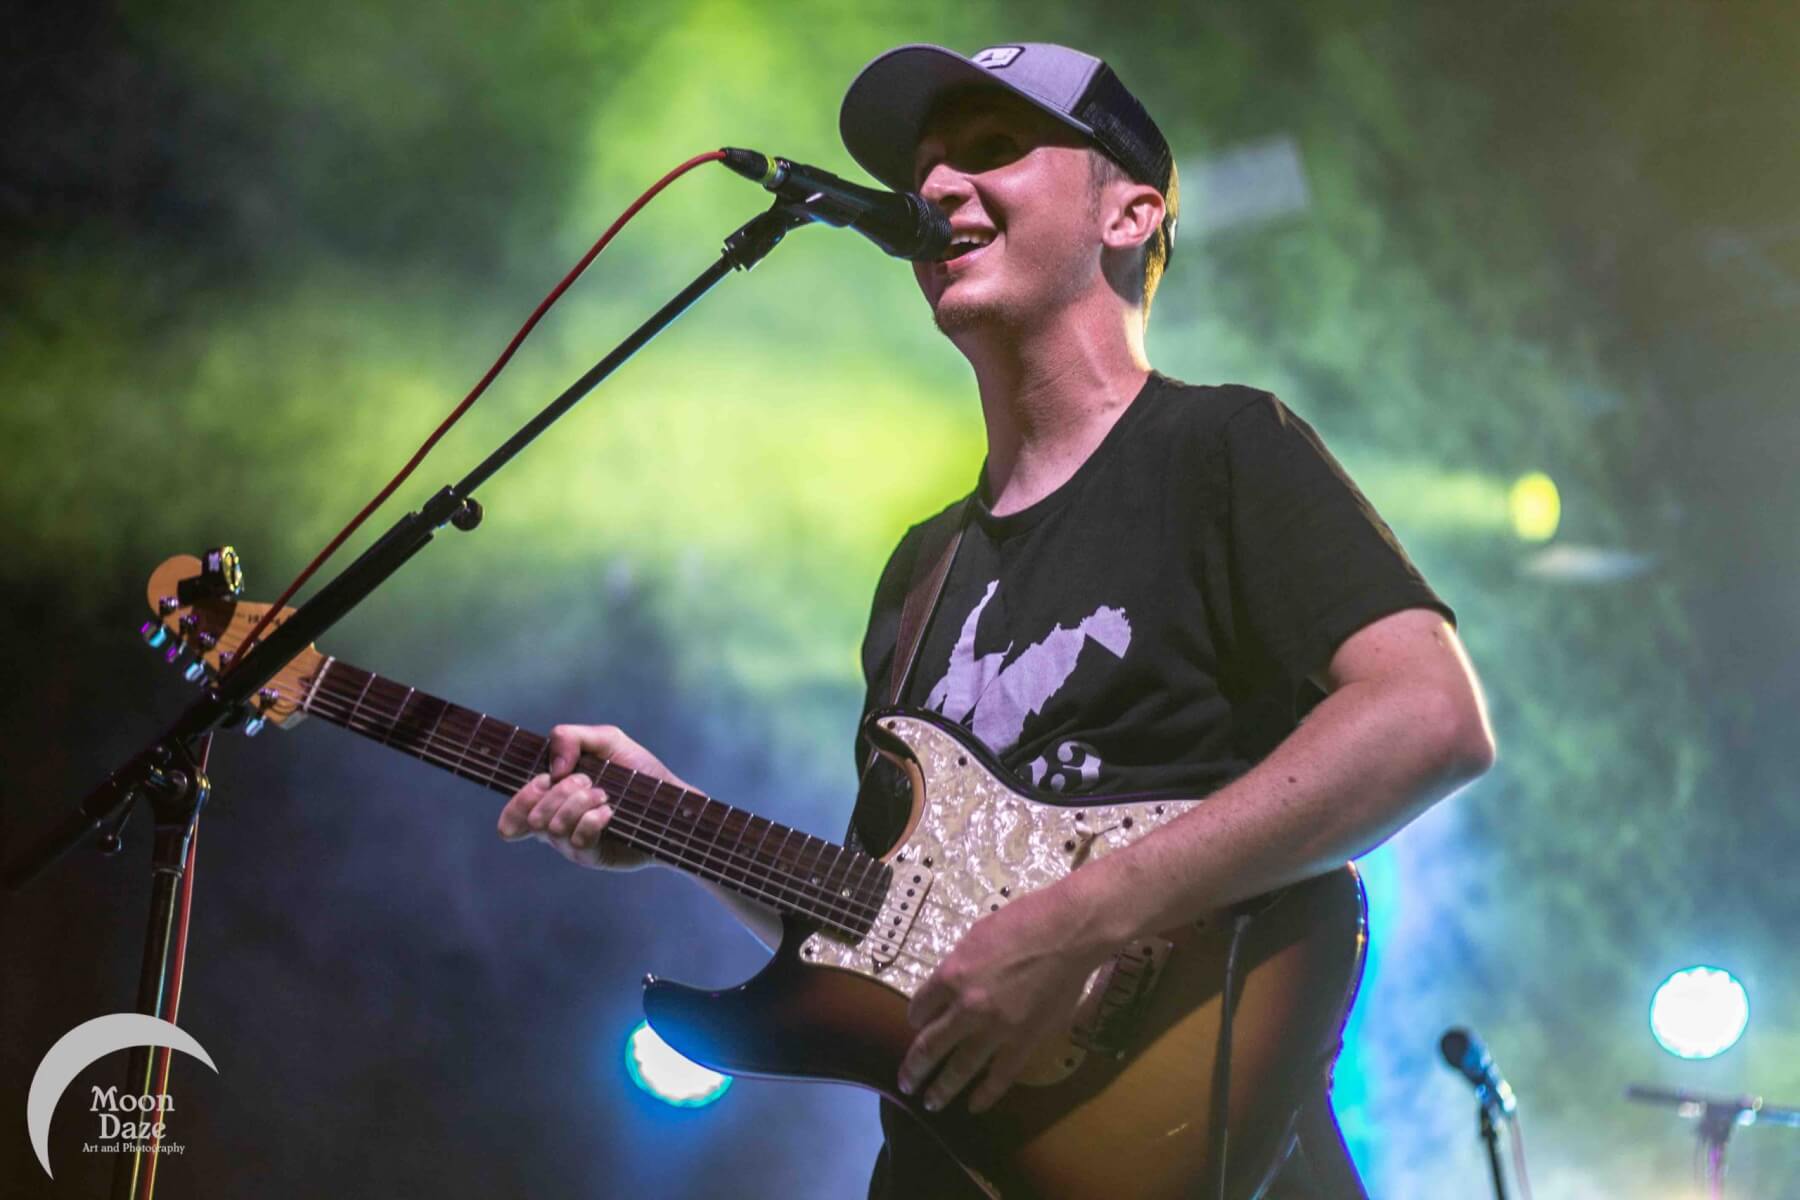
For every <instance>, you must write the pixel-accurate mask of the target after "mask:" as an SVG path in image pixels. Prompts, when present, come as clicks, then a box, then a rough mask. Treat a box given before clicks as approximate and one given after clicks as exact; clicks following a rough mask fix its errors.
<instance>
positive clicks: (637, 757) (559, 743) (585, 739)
mask: <svg viewBox="0 0 1800 1200" xmlns="http://www.w3.org/2000/svg"><path fill="white" fill-rule="evenodd" d="M583 754H592V755H594V756H595V757H597V758H602V759H607V760H610V761H612V762H616V763H618V764H619V765H620V766H622V767H627V768H629V769H631V770H633V771H637V772H639V773H641V774H644V775H653V776H655V777H657V778H658V779H666V780H668V781H669V782H670V783H672V784H674V785H675V786H676V787H680V788H686V787H687V786H688V785H687V784H685V783H683V782H682V781H681V780H680V779H678V778H676V776H675V774H674V773H673V772H672V771H670V770H669V768H667V767H665V766H663V764H662V762H661V761H660V760H658V759H657V757H656V755H654V754H652V753H650V752H649V751H648V750H646V749H644V748H643V747H642V746H640V745H638V744H637V743H636V742H634V741H632V740H631V739H630V738H629V737H627V736H625V734H624V732H623V731H621V730H620V729H619V728H618V727H617V726H616V725H558V726H557V727H556V728H555V729H552V730H551V731H550V773H549V774H548V775H539V776H538V777H537V778H535V779H533V780H531V781H530V782H529V783H527V784H526V785H525V786H524V787H522V788H520V789H519V790H518V791H516V792H514V793H513V795H512V799H510V800H508V801H507V802H506V806H505V807H504V808H502V809H501V810H500V820H499V829H500V836H501V837H503V838H505V839H506V840H507V841H509V842H513V841H519V840H521V839H523V838H528V837H535V838H539V839H541V840H543V841H546V842H549V843H550V844H551V845H552V846H554V847H556V852H557V853H558V854H561V855H562V856H563V857H564V858H566V859H568V860H569V861H570V862H573V863H579V864H581V865H582V866H584V867H602V868H607V869H610V870H618V871H634V870H637V869H638V868H639V867H645V866H648V865H650V857H649V855H647V854H645V853H644V852H643V851H641V850H634V849H632V848H631V847H630V846H627V845H626V844H625V843H624V842H622V841H620V840H619V839H618V838H616V837H610V838H604V839H603V838H602V837H601V836H600V835H601V833H603V832H604V831H605V829H606V826H607V822H609V821H611V820H612V815H613V809H612V803H611V799H610V797H608V796H607V794H606V792H605V791H604V790H603V789H601V788H598V787H596V786H594V781H593V780H592V779H590V778H589V777H588V776H587V775H585V774H583V773H581V772H578V771H576V770H575V764H576V761H577V760H578V759H579V758H580V757H581V756H582V755H583Z"/></svg>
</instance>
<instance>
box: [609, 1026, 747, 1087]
mask: <svg viewBox="0 0 1800 1200" xmlns="http://www.w3.org/2000/svg"><path fill="white" fill-rule="evenodd" d="M625 1069H626V1070H627V1071H629V1072H630V1073H631V1081H632V1082H633V1083H635V1084H637V1085H638V1086H639V1087H641V1088H643V1089H644V1090H645V1091H646V1092H649V1093H650V1094H651V1095H652V1096H655V1097H656V1098H657V1099H658V1100H661V1101H662V1102H663V1103H664V1104H673V1105H675V1106H676V1107H677V1108H699V1107H701V1106H702V1105H706V1104H711V1103H712V1102H713V1101H714V1100H717V1099H718V1098H719V1097H720V1096H723V1095H724V1094H725V1090H726V1089H727V1088H729V1087H730V1086H731V1076H729V1075H721V1074H719V1073H718V1072H717V1071H709V1070H707V1069H706V1068H705V1067H703V1066H701V1065H700V1064H699V1063H697V1062H694V1061H693V1060H691V1059H686V1058H683V1057H682V1056H681V1055H680V1054H677V1053H676V1052H675V1050H674V1048H673V1047H671V1046H670V1045H669V1043H667V1042H665V1041H663V1040H662V1039H661V1038H660V1037H658V1036H656V1030H654V1029H652V1028H650V1024H649V1022H647V1021H639V1022H638V1026H637V1028H636V1029H633V1030H632V1031H631V1036H630V1037H628V1038H626V1039H625Z"/></svg>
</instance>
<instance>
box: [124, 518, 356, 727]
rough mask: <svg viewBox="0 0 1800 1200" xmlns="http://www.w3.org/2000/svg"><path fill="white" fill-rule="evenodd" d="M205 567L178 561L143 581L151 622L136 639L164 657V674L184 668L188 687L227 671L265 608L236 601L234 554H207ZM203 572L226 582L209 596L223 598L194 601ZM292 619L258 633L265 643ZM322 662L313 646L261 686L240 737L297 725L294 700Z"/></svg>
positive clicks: (281, 617) (189, 558)
mask: <svg viewBox="0 0 1800 1200" xmlns="http://www.w3.org/2000/svg"><path fill="white" fill-rule="evenodd" d="M220 553H223V554H227V555H229V559H227V560H225V561H224V562H223V565H222V569H221V564H220V563H219V562H216V561H212V560H213V559H214V557H215V555H218V554H220ZM208 559H209V561H208V562H206V563H203V562H202V561H201V560H200V559H198V558H195V557H194V556H193V555H192V554H177V555H176V556H175V557H173V558H170V559H166V560H164V562H163V564H162V565H161V566H159V567H157V568H156V570H154V571H152V572H151V573H150V586H149V588H148V598H149V601H150V612H151V613H152V616H153V619H152V620H149V621H146V622H144V625H143V628H142V629H141V630H140V631H139V632H141V633H142V634H143V637H144V641H146V642H148V643H149V644H150V645H151V646H152V647H153V648H155V649H159V650H161V651H163V658H164V659H165V660H166V661H167V662H168V663H169V665H170V666H176V665H179V664H182V663H185V664H186V668H185V670H184V672H183V674H184V675H185V677H186V678H187V679H188V680H189V681H190V682H192V683H200V682H202V681H204V680H207V679H217V678H218V677H219V673H220V672H221V671H223V670H225V669H226V668H227V667H229V666H230V665H231V661H232V659H233V657H234V656H236V655H237V653H238V651H239V650H240V649H241V648H242V646H243V644H244V641H245V639H246V638H248V637H249V636H250V631H251V630H252V629H254V628H256V623H257V622H258V621H260V620H262V618H263V614H264V613H266V612H268V611H269V606H268V605H267V604H251V603H248V602H247V601H242V600H239V599H238V598H237V596H236V589H237V587H238V586H240V581H241V576H240V575H238V573H237V555H236V554H235V553H234V552H231V551H230V550H229V549H227V550H225V551H223V552H212V553H209V555H208ZM209 571H210V572H211V574H212V577H214V578H217V577H220V576H221V575H223V576H225V577H228V583H227V584H226V585H224V586H223V587H222V588H220V589H215V590H223V591H225V593H226V594H214V595H204V594H196V593H197V592H203V591H205V590H206V589H202V588H196V587H195V586H194V582H193V581H194V580H196V579H198V578H201V577H203V576H206V575H207V574H208V572H209ZM184 585H185V586H184ZM293 615H294V610H293V609H291V608H284V609H282V610H281V612H280V613H279V614H278V615H277V616H276V617H275V619H274V620H273V621H271V622H269V627H268V628H267V629H266V630H264V632H263V636H264V638H267V637H268V635H269V634H271V633H273V632H274V631H275V630H276V629H278V628H280V626H281V623H282V622H283V621H286V620H287V619H288V618H289V617H291V616H293ZM324 662H325V658H324V656H323V655H321V654H320V653H319V652H318V650H317V649H316V648H314V647H312V646H308V647H307V648H306V649H304V650H302V651H301V652H300V653H299V654H297V655H295V656H294V658H293V659H292V660H291V661H290V662H288V664H287V665H286V666H284V667H282V668H281V671H280V672H279V673H278V674H277V675H276V676H275V677H274V678H273V679H271V680H269V682H268V683H266V684H264V685H263V688H262V691H261V692H259V693H258V694H257V697H256V699H255V700H253V701H252V702H251V713H250V716H249V719H248V720H247V721H246V722H245V724H244V732H245V733H247V734H251V735H254V734H256V733H257V732H258V731H260V730H261V729H262V727H263V725H264V724H265V723H269V722H272V723H274V724H276V725H286V724H288V723H289V722H290V721H298V720H299V719H301V718H302V717H304V716H305V715H306V714H305V713H304V712H302V711H301V710H300V700H301V698H302V697H304V696H305V695H306V694H307V690H308V689H309V688H310V687H311V686H312V684H313V680H314V679H316V678H317V677H318V674H319V669H320V667H321V666H322V665H323V664H324Z"/></svg>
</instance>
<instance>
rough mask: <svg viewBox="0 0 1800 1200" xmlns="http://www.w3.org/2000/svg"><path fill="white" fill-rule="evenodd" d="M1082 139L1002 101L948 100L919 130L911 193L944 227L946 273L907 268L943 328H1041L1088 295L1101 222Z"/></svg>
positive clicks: (937, 265)
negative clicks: (947, 232) (947, 233)
mask: <svg viewBox="0 0 1800 1200" xmlns="http://www.w3.org/2000/svg"><path fill="white" fill-rule="evenodd" d="M1088 157H1089V151H1088V149H1087V145H1086V143H1085V142H1084V141H1083V140H1082V138H1081V136H1080V135H1079V134H1077V133H1076V132H1075V131H1074V130H1072V129H1070V128H1068V126H1066V125H1063V124H1062V123H1061V122H1059V121H1057V120H1055V119H1054V118H1052V117H1049V116H1046V115H1045V114H1044V113H1042V112H1040V111H1039V110H1037V109H1036V108H1033V107H1032V106H1031V105H1029V104H1027V103H1025V102H1024V101H1022V100H1019V99H1018V98H1017V97H1015V96H1012V95H1010V94H1009V93H1006V92H1001V91H998V90H985V91H974V92H966V93H963V94H961V95H960V96H956V97H952V98H951V99H950V100H949V101H948V102H946V103H945V104H944V105H942V106H940V107H939V108H938V109H937V111H936V112H934V113H933V114H932V116H931V118H930V119H929V120H928V121H927V122H926V125H925V129H924V131H923V133H921V135H920V137H919V144H918V146H917V147H916V148H915V150H914V154H913V182H914V185H915V187H917V188H918V190H919V192H920V193H921V194H922V195H923V196H924V197H925V198H926V199H927V200H929V201H931V202H932V203H933V204H936V205H937V206H938V207H939V208H941V209H943V210H944V212H945V213H947V214H948V215H949V217H950V227H951V230H952V245H951V249H950V256H949V257H948V258H947V259H945V260H944V261H942V262H922V263H914V264H913V274H914V276H915V277H916V278H917V279H918V281H919V289H920V290H921V291H923V292H924V293H925V299H926V301H927V302H928V303H929V304H930V305H931V311H932V315H933V317H934V319H935V320H936V321H937V325H938V328H939V329H941V330H943V331H944V332H945V333H946V334H950V335H952V336H954V335H955V334H957V333H960V332H963V331H965V330H970V329H974V328H977V327H979V326H983V325H990V324H996V325H1012V326H1023V325H1026V324H1029V323H1031V322H1032V321H1034V320H1041V319H1044V318H1046V317H1048V316H1050V315H1051V314H1053V313H1054V312H1056V311H1057V310H1058V309H1060V308H1061V307H1062V306H1063V305H1064V304H1066V303H1067V302H1068V301H1069V300H1070V299H1072V298H1073V297H1075V296H1077V295H1080V294H1081V293H1082V292H1083V291H1084V290H1085V289H1087V288H1089V287H1091V286H1093V283H1094V279H1095V277H1097V276H1098V275H1099V272H1100V243H1099V224H1098V217H1097V214H1096V213H1095V211H1094V206H1093V205H1092V204H1091V203H1089V199H1088V197H1089V186H1090V184H1089V178H1090V176H1089V172H1090V170H1091V168H1090V166H1089V162H1088Z"/></svg>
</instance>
